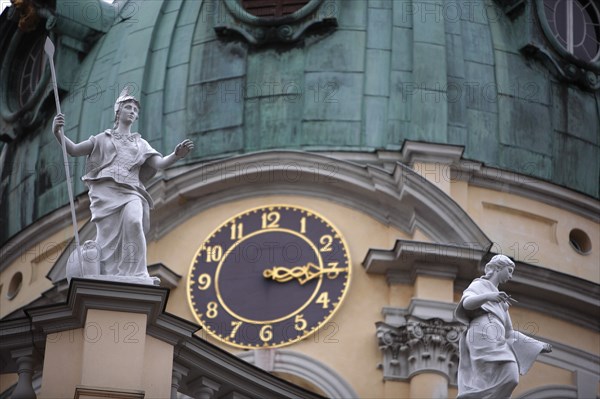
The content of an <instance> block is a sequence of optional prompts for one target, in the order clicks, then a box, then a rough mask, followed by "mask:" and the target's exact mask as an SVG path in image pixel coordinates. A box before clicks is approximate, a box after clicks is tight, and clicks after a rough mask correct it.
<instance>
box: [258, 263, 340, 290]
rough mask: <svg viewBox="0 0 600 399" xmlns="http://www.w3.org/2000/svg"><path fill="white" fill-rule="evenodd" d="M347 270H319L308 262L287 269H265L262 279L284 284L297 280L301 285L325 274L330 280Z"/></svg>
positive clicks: (276, 267) (277, 267) (280, 267)
mask: <svg viewBox="0 0 600 399" xmlns="http://www.w3.org/2000/svg"><path fill="white" fill-rule="evenodd" d="M347 270H348V268H347V267H344V268H336V267H335V266H334V267H329V268H326V267H325V268H320V267H319V266H317V265H315V264H314V263H312V262H308V263H307V264H306V265H304V266H294V267H292V268H287V267H283V266H273V267H272V268H271V269H266V270H265V271H264V272H263V277H264V278H270V279H272V280H275V281H277V282H279V283H286V282H288V281H290V280H292V279H294V278H295V279H298V282H299V283H300V284H301V285H302V284H304V283H306V282H307V281H310V280H312V279H314V278H316V277H319V276H320V275H322V274H327V277H328V278H330V279H334V278H336V277H337V276H338V275H339V274H340V273H341V272H345V271H347Z"/></svg>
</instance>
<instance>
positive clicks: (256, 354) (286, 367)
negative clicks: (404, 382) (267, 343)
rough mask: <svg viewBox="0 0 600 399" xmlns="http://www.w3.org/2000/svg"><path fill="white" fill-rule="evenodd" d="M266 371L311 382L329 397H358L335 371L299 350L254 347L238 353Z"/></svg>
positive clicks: (240, 356)
mask: <svg viewBox="0 0 600 399" xmlns="http://www.w3.org/2000/svg"><path fill="white" fill-rule="evenodd" d="M238 357H239V358H240V359H244V360H245V361H247V362H248V363H250V364H253V365H255V366H257V367H260V368H262V369H264V370H265V371H268V372H272V371H275V372H281V373H287V374H292V375H295V376H298V377H300V378H302V379H304V380H306V381H309V382H311V383H312V384H314V385H315V386H317V387H318V388H319V389H321V390H322V391H323V392H324V393H325V394H326V395H327V396H328V397H330V398H358V394H357V393H356V392H355V391H354V389H353V388H352V386H350V384H348V382H347V381H346V380H344V379H343V378H342V377H341V376H340V375H339V374H338V373H337V372H336V371H334V370H333V369H331V368H330V367H328V366H326V365H325V364H323V363H321V362H320V361H318V360H316V359H313V358H311V357H309V356H307V355H305V354H302V353H300V352H295V351H292V350H289V349H280V348H275V349H266V350H265V349H256V350H252V351H246V352H242V353H239V354H238Z"/></svg>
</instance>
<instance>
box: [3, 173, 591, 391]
mask: <svg viewBox="0 0 600 399" xmlns="http://www.w3.org/2000/svg"><path fill="white" fill-rule="evenodd" d="M439 186H440V188H441V189H443V190H444V191H445V192H447V193H448V194H449V195H451V197H452V198H453V199H454V200H455V201H456V202H457V203H458V204H459V205H461V206H462V207H463V208H464V209H465V210H466V211H467V213H468V214H469V215H470V216H471V217H472V218H473V219H474V221H475V222H476V223H477V224H478V225H479V226H480V227H481V228H482V230H483V231H484V233H485V234H486V235H487V236H488V237H489V238H490V239H491V240H492V241H493V242H494V243H496V246H495V247H494V248H493V250H494V251H496V252H503V253H504V254H506V255H508V256H511V257H514V258H516V259H518V260H521V261H523V262H527V263H531V264H534V265H540V266H542V265H543V266H544V267H548V268H550V269H553V270H556V271H559V272H562V273H566V274H570V275H574V276H578V277H580V278H583V279H586V280H589V281H592V282H595V283H599V282H600V273H599V269H598V262H599V260H600V257H599V255H598V247H597V246H594V247H593V248H592V252H591V253H590V254H589V255H580V254H579V253H577V252H575V251H574V250H573V248H572V247H571V245H570V244H569V239H568V235H569V232H570V231H571V229H573V228H575V227H576V228H580V229H582V230H584V231H585V232H586V233H587V234H588V235H589V236H590V238H591V241H592V243H598V242H600V225H598V224H595V223H593V222H591V221H590V220H587V219H585V218H583V217H581V216H579V215H576V214H573V213H571V212H568V211H566V210H563V209H559V208H556V207H551V206H549V205H546V204H543V203H540V202H538V201H533V200H530V199H526V198H523V197H519V196H516V195H513V194H508V193H504V192H498V191H494V190H491V189H484V188H480V187H473V186H469V184H467V183H466V182H460V181H454V182H451V184H450V183H448V184H443V185H439ZM266 204H290V205H298V206H302V207H305V208H309V209H313V210H316V211H317V212H318V213H320V214H321V215H323V216H325V217H326V218H327V219H329V220H330V221H331V223H333V224H334V225H335V226H336V227H337V228H338V230H339V231H340V232H341V233H342V234H343V235H344V237H345V239H346V241H347V243H348V247H349V250H350V256H351V259H352V281H351V284H350V290H349V293H348V295H347V297H346V299H345V302H344V303H343V304H342V306H341V307H340V309H339V311H338V312H337V313H336V314H335V315H334V316H333V318H331V319H330V321H329V322H328V323H327V324H326V326H325V327H324V328H322V329H321V330H320V331H318V332H317V333H315V334H314V335H312V336H310V337H308V338H306V339H305V340H303V341H300V342H297V343H295V344H293V345H292V346H289V347H287V348H286V349H290V350H293V351H297V352H300V353H302V354H304V355H307V356H310V357H312V358H314V359H316V360H318V361H319V362H322V363H324V364H325V365H327V366H329V367H331V368H332V369H334V370H335V371H336V372H337V373H338V374H339V375H340V376H341V377H342V378H343V379H344V380H345V381H347V382H348V383H349V384H350V385H351V386H352V387H353V388H354V390H355V391H356V392H357V393H358V394H359V395H360V396H361V397H373V398H374V397H377V398H400V397H408V396H409V395H410V392H411V384H409V383H406V382H397V381H387V382H383V380H382V378H383V373H382V371H381V370H380V369H378V368H377V366H378V364H379V363H381V362H382V355H381V352H380V350H379V349H378V347H377V340H376V337H375V322H377V321H382V320H383V316H382V314H381V310H382V308H383V307H385V306H392V307H402V308H405V307H407V306H408V305H409V303H410V300H411V298H413V297H420V298H426V299H433V300H439V301H444V302H449V301H452V300H454V301H457V300H458V298H459V296H460V293H456V292H454V291H453V282H452V281H451V280H448V279H439V278H432V277H427V276H419V277H418V278H417V280H416V283H415V285H414V286H413V285H407V284H398V285H393V286H388V284H387V283H386V280H385V277H384V276H380V275H370V274H367V273H366V272H365V271H364V268H363V267H362V265H361V262H362V260H363V259H364V257H365V255H366V254H367V252H368V250H369V249H384V250H387V249H391V248H392V247H393V245H394V243H395V241H396V240H397V239H406V240H410V239H413V240H417V241H430V238H429V237H427V236H425V235H424V234H423V233H422V232H421V231H415V233H414V234H413V236H409V235H407V234H406V233H404V232H402V231H399V230H397V229H395V228H392V227H390V226H386V225H384V224H382V223H380V222H378V221H375V220H374V219H372V218H371V217H369V216H368V215H367V214H365V213H362V212H360V211H359V210H356V209H350V208H347V207H344V206H341V205H338V204H336V203H333V202H330V201H327V200H324V199H317V198H312V197H303V196H287V195H285V196H284V195H280V196H276V195H274V196H267V197H260V198H251V199H244V200H238V201H233V202H229V203H226V204H222V205H219V206H216V207H214V208H211V209H209V210H205V211H202V212H199V213H198V214H196V215H194V216H192V217H191V218H189V219H187V220H186V221H185V222H184V223H182V224H180V225H179V226H177V227H176V228H174V229H173V230H172V231H170V232H169V233H168V234H166V235H165V236H164V237H162V238H161V239H160V240H158V241H154V242H149V243H148V263H149V264H152V263H157V262H162V263H164V264H165V265H167V266H168V267H169V268H170V269H172V270H173V271H174V272H176V273H178V274H180V275H181V276H182V279H181V281H180V286H179V287H178V288H175V289H174V290H172V292H171V294H170V296H169V302H168V306H167V311H168V312H170V313H173V314H175V315H178V316H180V317H183V318H185V319H188V320H191V321H195V319H194V317H193V315H192V312H191V310H190V307H189V305H188V302H187V293H186V286H185V282H186V276H187V274H188V271H189V268H190V265H191V262H192V259H193V257H194V254H195V253H196V251H197V250H198V248H199V246H200V245H201V244H202V241H203V240H204V239H205V238H206V237H207V236H208V235H209V234H210V233H211V232H212V231H213V230H214V229H215V228H216V227H217V226H219V225H220V224H221V223H223V222H224V221H226V220H227V219H229V218H230V217H232V216H233V215H236V214H238V213H240V212H242V211H244V210H246V209H249V208H253V207H257V206H263V205H266ZM69 238H70V229H68V228H65V229H63V230H61V231H60V232H58V233H56V234H54V235H52V236H51V237H50V238H49V239H47V240H45V241H44V242H41V243H36V244H35V246H36V247H37V248H40V249H43V248H47V249H46V250H36V249H33V250H30V251H28V250H24V253H25V254H26V255H24V256H23V257H21V258H20V259H18V260H17V261H15V262H13V264H11V265H10V266H9V267H8V268H6V269H5V270H4V271H3V272H2V273H1V274H0V285H1V286H2V290H1V291H0V294H1V295H0V297H1V298H0V316H5V315H7V314H10V313H11V312H12V311H14V310H16V309H18V308H20V307H22V306H24V305H26V304H28V303H30V302H31V301H33V300H35V299H36V298H38V297H39V296H40V294H41V293H42V292H44V291H45V290H47V289H49V288H51V283H50V282H49V281H48V280H47V279H46V278H45V276H46V274H47V273H48V271H49V270H50V269H51V267H52V265H53V264H54V262H55V261H56V259H57V258H58V255H59V254H60V251H58V250H57V249H56V248H58V247H57V244H59V243H65V242H67V240H69ZM53 246H54V249H52V248H53ZM27 254H29V255H27ZM17 271H20V272H21V273H23V276H24V279H23V287H22V289H21V291H20V292H19V294H18V295H17V296H16V297H15V298H14V299H12V300H8V299H7V298H6V295H5V293H6V287H7V285H8V284H9V282H10V279H11V278H12V276H13V275H14V274H15V273H16V272H17ZM515 273H518V270H516V271H515ZM511 316H512V319H513V322H514V324H515V327H517V328H518V329H520V330H523V331H524V332H534V333H535V335H536V336H537V337H538V338H540V339H542V340H543V339H544V338H546V339H551V340H553V341H557V342H561V343H564V344H565V345H569V346H571V347H574V348H577V349H581V350H584V351H586V352H589V353H594V354H600V339H599V334H598V332H597V331H592V330H589V329H586V328H583V327H579V326H575V325H572V324H570V323H568V322H566V321H564V320H561V319H558V318H556V317H553V316H552V315H549V314H543V313H539V312H533V311H531V310H526V309H523V308H520V307H518V306H515V307H513V308H512V309H511ZM199 334H200V336H202V337H204V338H206V339H208V340H209V341H211V342H212V343H213V344H216V345H218V346H220V347H222V348H224V349H226V350H229V351H231V352H232V353H238V352H239V351H240V350H239V349H237V348H232V347H228V346H226V345H225V344H223V343H221V342H219V341H217V340H215V339H213V338H212V337H210V336H208V335H207V334H206V333H205V332H203V331H201V332H200V333H199ZM150 345H153V344H150ZM159 346H160V345H159ZM164 349H165V348H154V349H152V350H156V353H163V352H164ZM147 350H148V349H147ZM163 355H164V353H163ZM165 356H166V355H165ZM420 378H425V379H426V377H420ZM433 379H435V378H433ZM5 381H6V377H3V381H2V383H3V384H6V382H5ZM549 381H551V382H552V384H564V385H573V384H574V381H573V374H572V372H571V371H569V370H565V369H561V368H559V367H555V366H550V365H548V364H545V363H541V362H537V363H536V364H535V365H534V367H533V368H532V369H531V371H530V372H529V373H528V374H527V375H526V376H524V377H522V379H521V383H520V385H519V386H518V388H517V390H516V392H515V396H517V395H518V394H520V393H524V392H526V391H528V390H530V389H532V388H535V387H539V386H543V385H547V384H548V383H549ZM412 389H413V390H414V389H415V388H414V387H412ZM448 395H449V396H450V397H453V396H455V395H456V389H455V388H452V387H450V388H448Z"/></svg>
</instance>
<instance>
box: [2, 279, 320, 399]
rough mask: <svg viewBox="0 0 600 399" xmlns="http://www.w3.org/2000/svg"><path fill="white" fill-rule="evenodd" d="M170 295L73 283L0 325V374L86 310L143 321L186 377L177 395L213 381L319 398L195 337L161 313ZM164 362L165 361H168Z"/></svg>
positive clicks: (80, 320) (263, 393) (251, 392)
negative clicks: (57, 299)
mask: <svg viewBox="0 0 600 399" xmlns="http://www.w3.org/2000/svg"><path fill="white" fill-rule="evenodd" d="M168 293H169V290H168V289H165V288H159V287H154V286H148V285H138V284H125V283H115V282H106V281H101V280H85V279H73V280H72V281H71V286H70V289H69V293H68V295H67V302H66V303H60V304H54V305H48V306H42V307H36V308H29V309H26V310H25V313H26V314H27V317H26V318H20V319H16V320H8V321H2V322H0V361H1V362H2V363H1V365H2V369H3V371H5V372H10V371H14V370H16V368H15V367H16V363H15V360H14V359H13V357H12V353H15V351H16V350H23V349H31V350H34V351H37V352H38V353H40V354H42V353H43V352H44V351H43V349H44V347H45V344H46V336H47V335H48V334H51V333H59V332H62V331H67V330H72V329H77V328H82V327H84V325H85V319H86V315H87V310H89V309H100V310H107V311H118V312H131V313H137V314H140V313H141V314H145V315H146V316H147V326H146V327H147V328H146V333H147V334H148V335H150V336H152V337H154V338H157V339H159V340H161V341H163V342H167V343H169V344H170V345H173V346H174V355H173V356H174V359H173V361H174V362H175V363H174V364H175V365H176V368H177V369H181V366H183V367H184V368H187V369H188V370H189V372H188V373H187V374H186V375H185V376H182V380H181V384H182V387H183V388H182V389H180V391H181V392H183V393H186V392H188V391H186V389H187V385H188V384H190V389H192V387H191V386H192V385H194V384H195V383H197V382H198V381H208V380H210V381H214V382H215V384H213V385H212V387H213V388H219V387H220V388H219V389H221V390H222V391H223V392H233V391H235V392H239V393H240V394H241V395H248V396H250V397H281V398H298V399H300V398H306V399H320V398H321V396H319V395H316V394H313V393H311V392H308V391H306V390H304V389H302V388H300V387H297V386H295V385H293V384H290V383H288V382H286V381H284V380H281V379H279V378H277V377H274V376H271V375H270V374H268V373H266V372H264V371H263V370H261V369H259V368H257V367H255V366H253V365H251V364H248V363H246V362H245V361H243V360H241V359H239V358H237V357H236V356H234V355H231V354H229V353H227V352H226V351H224V350H222V349H220V348H218V347H216V346H214V345H212V344H209V343H208V342H206V341H204V340H203V339H201V338H199V337H197V336H196V335H194V333H195V332H196V331H197V330H198V329H199V327H198V326H197V325H196V324H194V323H191V322H189V321H187V320H184V319H182V318H179V317H177V316H174V315H171V314H168V313H165V312H164V309H165V306H166V301H167V298H168ZM167 361H168V360H167ZM199 379H200V380H199Z"/></svg>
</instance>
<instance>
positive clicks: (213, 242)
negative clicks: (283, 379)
mask: <svg viewBox="0 0 600 399" xmlns="http://www.w3.org/2000/svg"><path fill="white" fill-rule="evenodd" d="M350 275H351V262H350V256H349V253H348V249H347V246H346V243H345V242H344V239H343V238H342V236H341V235H340V233H339V232H338V231H337V230H336V229H335V228H334V227H333V226H332V225H331V223H329V222H328V221H327V220H326V219H324V218H323V217H322V216H320V215H318V214H316V213H315V212H313V211H310V210H308V209H304V208H301V207H298V206H286V205H272V206H267V207H260V208H255V209H251V210H248V211H246V212H243V213H241V214H239V215H237V216H234V217H232V218H231V219H229V220H228V221H226V222H225V223H223V224H222V225H221V226H219V227H218V228H217V229H216V230H215V231H214V232H213V233H212V234H211V235H210V236H209V237H208V238H207V239H206V240H205V241H204V242H203V243H202V245H201V246H200V248H199V250H198V251H197V253H196V256H195V258H194V261H193V263H192V267H191V270H190V273H189V276H188V287H189V289H188V299H189V302H190V306H191V308H192V310H193V312H194V315H195V317H196V319H197V320H198V322H199V323H200V324H201V325H202V326H203V327H204V329H205V330H206V331H207V332H209V333H210V334H211V335H213V336H214V337H215V338H217V339H219V340H221V341H223V342H226V343H228V344H230V345H234V346H237V347H242V348H255V347H278V346H283V345H288V344H291V343H293V342H296V341H298V340H300V339H302V338H304V337H306V336H308V335H310V334H311V333H313V332H314V331H316V330H317V329H318V328H319V327H320V326H321V325H323V324H324V323H325V322H326V321H327V320H329V318H330V317H331V316H332V315H333V313H334V312H335V311H336V310H337V309H338V308H339V306H340V304H341V302H342V300H343V298H344V296H345V294H346V292H347V290H348V285H349V282H350Z"/></svg>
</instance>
